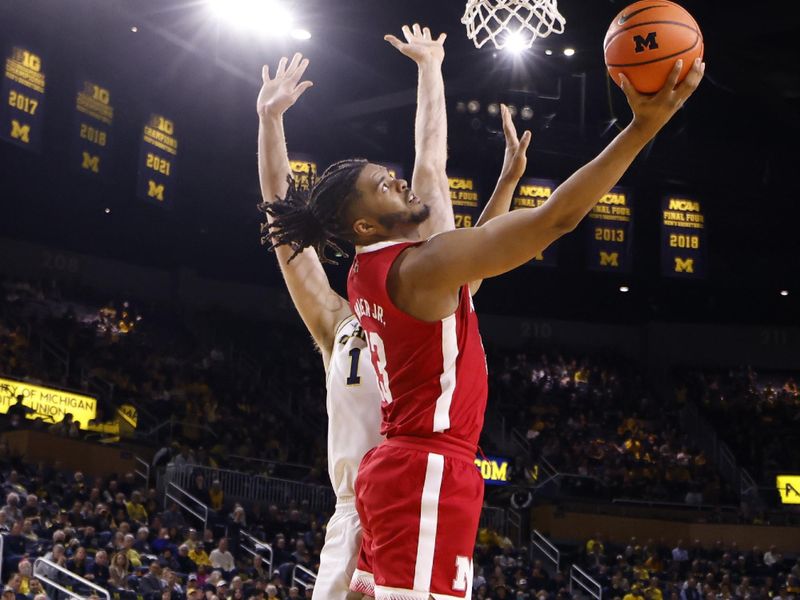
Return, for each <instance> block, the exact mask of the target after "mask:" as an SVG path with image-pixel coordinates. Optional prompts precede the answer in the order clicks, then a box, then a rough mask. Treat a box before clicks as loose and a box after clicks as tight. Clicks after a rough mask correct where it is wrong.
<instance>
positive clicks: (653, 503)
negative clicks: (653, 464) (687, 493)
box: [611, 498, 739, 513]
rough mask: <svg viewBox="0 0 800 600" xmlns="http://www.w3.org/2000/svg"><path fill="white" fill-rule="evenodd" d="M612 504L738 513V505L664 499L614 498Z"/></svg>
mask: <svg viewBox="0 0 800 600" xmlns="http://www.w3.org/2000/svg"><path fill="white" fill-rule="evenodd" d="M611 504H617V505H623V504H628V505H631V506H646V507H648V508H674V509H678V510H680V509H683V510H697V511H712V510H714V511H715V510H719V511H720V512H732V513H738V512H739V507H738V506H718V505H716V504H686V503H685V502H665V501H664V500H637V499H635V498H614V499H613V500H611Z"/></svg>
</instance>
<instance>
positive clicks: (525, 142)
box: [517, 131, 533, 154]
mask: <svg viewBox="0 0 800 600" xmlns="http://www.w3.org/2000/svg"><path fill="white" fill-rule="evenodd" d="M532 138H533V134H531V132H530V131H526V132H525V133H523V134H522V137H521V138H520V140H519V148H518V149H517V153H522V154H525V153H526V152H527V151H528V146H529V145H530V143H531V139H532Z"/></svg>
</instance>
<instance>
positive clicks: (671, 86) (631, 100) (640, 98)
mask: <svg viewBox="0 0 800 600" xmlns="http://www.w3.org/2000/svg"><path fill="white" fill-rule="evenodd" d="M682 67H683V61H681V60H678V61H675V66H674V67H673V69H672V72H671V73H670V74H669V77H668V78H667V82H666V83H665V84H664V87H663V88H661V90H660V91H659V92H658V93H656V94H654V95H647V94H641V93H639V92H637V91H636V89H635V88H634V87H633V85H632V84H631V82H630V80H629V79H628V78H627V77H625V75H623V74H622V73H620V75H619V78H620V87H622V91H623V92H625V96H626V97H627V98H628V104H630V107H631V110H633V125H634V126H635V127H637V128H640V129H642V131H644V132H645V133H646V134H647V135H648V136H651V137H652V136H654V135H655V134H656V133H658V131H659V130H660V129H661V128H662V127H663V126H664V125H666V124H667V122H668V121H669V120H670V119H671V118H672V116H673V115H674V114H675V113H676V112H678V110H680V108H681V107H682V106H683V105H684V103H685V102H686V101H687V100H688V99H689V96H691V95H692V94H693V93H694V91H695V90H696V89H697V87H698V86H699V85H700V81H702V79H703V73H705V70H706V64H705V63H704V62H702V61H701V60H700V59H699V58H698V59H696V60H695V61H694V64H693V65H692V68H691V70H690V71H689V73H688V74H687V75H686V79H684V80H683V81H682V82H681V83H680V84H678V77H679V75H680V72H681V68H682Z"/></svg>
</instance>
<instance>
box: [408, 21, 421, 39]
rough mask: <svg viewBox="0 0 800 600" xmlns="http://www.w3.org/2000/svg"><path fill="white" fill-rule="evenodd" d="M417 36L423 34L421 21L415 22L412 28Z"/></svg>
mask: <svg viewBox="0 0 800 600" xmlns="http://www.w3.org/2000/svg"><path fill="white" fill-rule="evenodd" d="M411 29H412V30H413V32H414V35H416V36H420V37H421V36H422V29H421V28H420V26H419V23H414V25H413V27H412V28H411Z"/></svg>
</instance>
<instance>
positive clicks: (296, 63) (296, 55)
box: [286, 52, 303, 77]
mask: <svg viewBox="0 0 800 600" xmlns="http://www.w3.org/2000/svg"><path fill="white" fill-rule="evenodd" d="M302 58H303V55H302V54H300V53H299V52H295V53H294V56H293V57H292V62H290V63H289V66H288V67H287V68H286V74H287V75H289V76H290V77H291V76H293V75H294V71H295V69H297V67H298V66H299V65H300V61H301V60H302Z"/></svg>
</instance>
